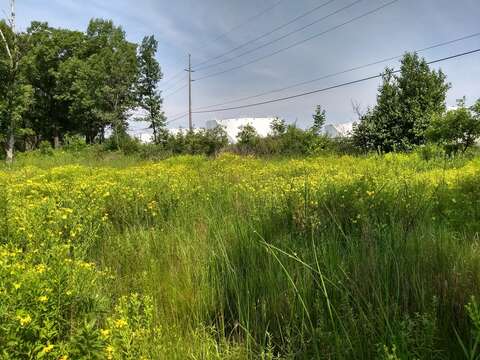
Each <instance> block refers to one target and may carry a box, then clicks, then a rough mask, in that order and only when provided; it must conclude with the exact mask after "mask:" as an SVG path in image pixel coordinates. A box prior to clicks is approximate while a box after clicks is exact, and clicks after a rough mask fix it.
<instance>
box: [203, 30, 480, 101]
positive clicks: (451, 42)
mask: <svg viewBox="0 0 480 360" xmlns="http://www.w3.org/2000/svg"><path fill="white" fill-rule="evenodd" d="M478 36H480V32H477V33H474V34H471V35H466V36H462V37H459V38H456V39H453V40H449V41H445V42H442V43H437V44H434V45H430V46H428V47H425V48H422V49H418V50H414V51H413V52H416V53H420V52H424V51H427V50H432V49H435V48H439V47H443V46H446V45H451V44H454V43H457V42H460V41H463V40H467V39H472V38H474V37H478ZM401 57H402V55H397V56H392V57H389V58H385V59H382V60H377V61H374V62H371V63H368V64H365V65H360V66H355V67H351V68H349V69H346V70H342V71H338V72H334V73H330V74H327V75H323V76H320V77H317V78H315V79H312V80H307V81H302V82H298V83H295V84H293V85H289V86H285V87H283V88H280V89H275V90H270V91H266V92H263V93H260V94H256V95H251V96H246V97H242V98H238V99H234V100H229V101H226V102H223V103H219V104H214V105H209V106H203V107H201V108H198V109H197V110H204V109H208V108H212V107H217V106H224V105H228V104H232V103H236V102H240V101H245V100H250V99H255V98H259V97H262V96H265V95H270V94H274V93H278V92H282V91H285V90H289V89H293V88H296V87H299V86H302V85H308V84H311V83H314V82H317V81H320V80H325V79H328V78H331V77H334V76H338V75H342V74H346V73H349V72H352V71H356V70H361V69H365V68H367V67H371V66H374V65H378V64H381V63H385V62H388V61H392V60H396V59H398V58H401Z"/></svg>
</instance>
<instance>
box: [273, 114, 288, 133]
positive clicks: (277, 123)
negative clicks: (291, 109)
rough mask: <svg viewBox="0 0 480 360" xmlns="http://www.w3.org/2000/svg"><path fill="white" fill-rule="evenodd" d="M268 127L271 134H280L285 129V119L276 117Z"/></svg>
mask: <svg viewBox="0 0 480 360" xmlns="http://www.w3.org/2000/svg"><path fill="white" fill-rule="evenodd" d="M270 129H271V130H272V136H274V137H276V136H282V135H284V134H285V132H286V131H287V124H286V122H285V120H283V119H280V118H278V117H276V118H275V119H273V121H272V123H271V124H270Z"/></svg>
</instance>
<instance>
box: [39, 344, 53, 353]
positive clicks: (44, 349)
mask: <svg viewBox="0 0 480 360" xmlns="http://www.w3.org/2000/svg"><path fill="white" fill-rule="evenodd" d="M52 350H53V345H52V344H48V345H47V346H45V347H44V348H43V350H42V351H43V352H44V353H45V354H48V353H49V352H50V351H52Z"/></svg>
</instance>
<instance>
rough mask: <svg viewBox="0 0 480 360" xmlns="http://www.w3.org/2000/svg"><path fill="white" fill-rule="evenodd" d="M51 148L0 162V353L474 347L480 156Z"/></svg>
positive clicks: (221, 353) (75, 355)
mask: <svg viewBox="0 0 480 360" xmlns="http://www.w3.org/2000/svg"><path fill="white" fill-rule="evenodd" d="M157 146H159V145H157ZM27 155H28V156H34V155H35V156H37V154H36V153H31V154H27ZM27 155H25V156H27ZM58 156H64V157H66V159H74V158H75V157H73V158H72V155H71V153H68V152H64V153H63V155H62V153H61V152H59V151H55V152H54V155H53V156H51V157H43V158H40V160H38V159H37V160H36V161H42V162H43V164H44V165H43V166H42V163H41V162H37V163H30V165H27V164H28V163H27V162H25V164H26V165H21V164H19V163H17V164H14V166H13V168H5V170H1V171H0V185H1V186H0V212H1V213H2V214H6V216H2V217H1V218H0V239H2V245H1V248H0V249H1V250H0V251H1V253H0V291H1V295H2V296H1V297H0V341H1V343H2V351H3V353H2V354H1V356H2V357H4V358H7V359H8V358H20V359H23V358H32V357H39V356H42V357H44V358H51V359H59V358H62V357H64V358H65V357H67V356H68V358H71V359H81V358H99V359H108V358H112V359H122V358H127V359H128V358H132V359H139V358H142V357H145V358H153V359H157V358H160V359H161V358H173V359H176V358H178V359H185V358H199V359H228V358H230V359H245V358H252V359H253V358H267V359H270V358H292V357H293V358H300V359H302V358H305V359H311V358H346V359H348V358H358V359H372V358H383V357H384V358H391V359H393V358H396V357H397V358H421V359H452V358H461V357H462V356H463V354H464V350H463V348H462V344H463V345H464V347H465V349H467V351H469V353H470V354H471V349H473V347H470V344H472V346H473V345H474V344H475V339H476V335H477V333H476V332H475V331H473V330H472V320H470V319H471V317H472V314H473V313H472V311H471V310H468V309H469V308H465V305H466V304H467V303H468V302H469V301H470V300H469V299H471V296H476V297H477V298H478V296H480V288H479V287H478V284H479V277H480V274H479V272H478V264H477V263H478V261H477V260H478V256H479V251H480V250H479V247H478V244H477V241H476V234H477V233H478V231H479V230H480V228H479V225H478V224H479V221H478V213H479V212H478V211H479V208H478V206H479V201H478V200H479V199H478V194H480V189H479V184H480V181H479V174H480V171H479V169H478V168H479V166H480V163H479V160H478V158H473V159H469V158H463V157H462V156H458V157H456V158H454V159H444V158H432V159H430V160H429V161H428V162H427V161H424V160H422V159H421V158H420V157H419V156H417V154H411V155H404V154H388V155H386V156H366V157H349V156H343V157H337V156H324V157H318V158H305V159H301V160H299V159H290V160H288V159H277V160H265V159H254V158H245V157H239V156H235V155H232V154H222V155H220V156H219V157H217V158H216V159H213V160H212V159H206V158H204V157H191V156H182V157H175V158H170V159H167V160H164V161H161V162H158V163H154V164H153V163H151V162H146V163H143V164H142V163H136V164H135V163H133V164H132V163H131V162H129V160H128V158H123V161H124V163H123V165H122V163H119V162H116V163H114V162H112V160H111V159H108V160H104V161H103V162H102V161H100V160H99V161H98V162H97V163H93V164H92V166H85V165H68V164H67V165H63V166H59V162H58V161H59V160H58V159H57V160H56V162H53V160H54V159H55V158H57V157H58ZM76 157H78V155H76ZM21 161H25V159H21ZM31 164H36V166H31ZM419 239H420V240H419ZM471 309H474V308H473V307H472V308H471ZM475 319H476V318H475ZM454 329H455V330H454ZM455 332H456V333H457V335H458V337H457V335H455ZM452 339H458V341H455V340H453V341H452ZM4 344H6V345H4ZM40 354H41V355H40Z"/></svg>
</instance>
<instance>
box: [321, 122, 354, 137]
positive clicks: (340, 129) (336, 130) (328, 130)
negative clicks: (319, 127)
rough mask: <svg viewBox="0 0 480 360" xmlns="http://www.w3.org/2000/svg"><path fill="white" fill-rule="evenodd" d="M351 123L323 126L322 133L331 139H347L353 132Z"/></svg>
mask: <svg viewBox="0 0 480 360" xmlns="http://www.w3.org/2000/svg"><path fill="white" fill-rule="evenodd" d="M353 124H354V123H353V122H348V123H343V124H329V125H325V128H324V132H325V134H326V135H327V136H329V137H332V138H338V137H349V136H350V135H351V134H352V131H353Z"/></svg>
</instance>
